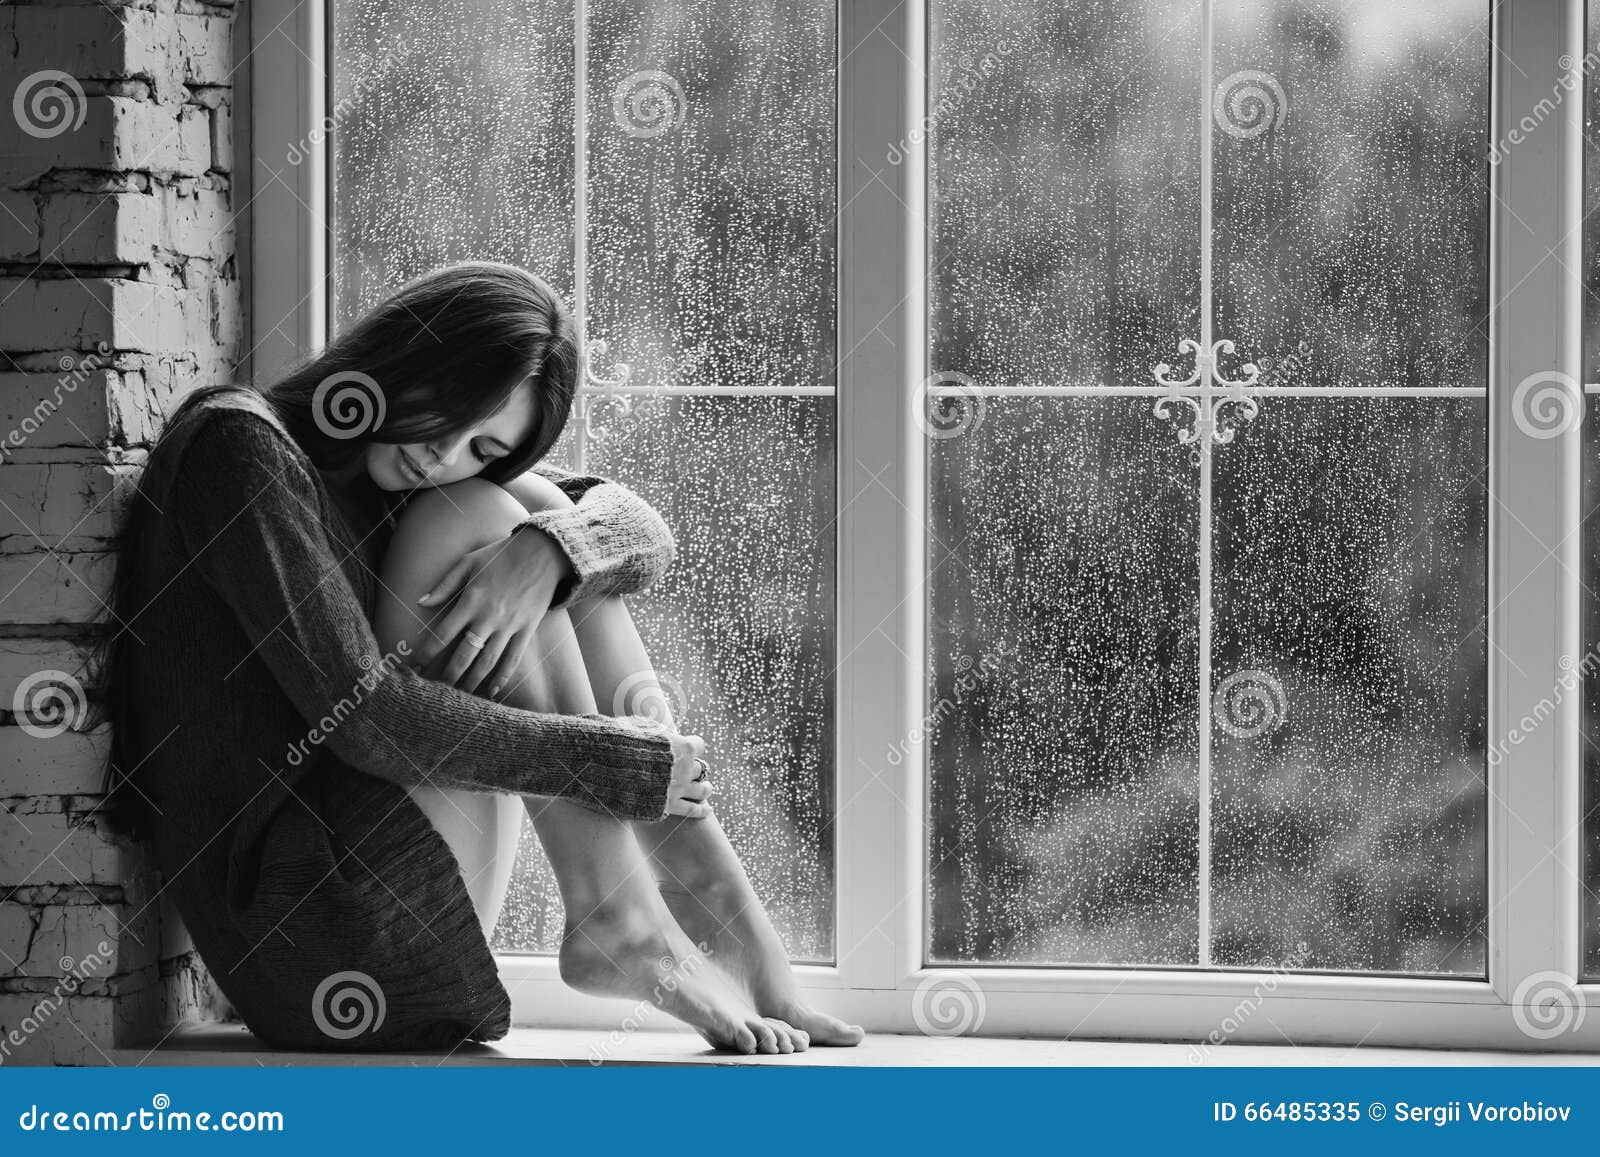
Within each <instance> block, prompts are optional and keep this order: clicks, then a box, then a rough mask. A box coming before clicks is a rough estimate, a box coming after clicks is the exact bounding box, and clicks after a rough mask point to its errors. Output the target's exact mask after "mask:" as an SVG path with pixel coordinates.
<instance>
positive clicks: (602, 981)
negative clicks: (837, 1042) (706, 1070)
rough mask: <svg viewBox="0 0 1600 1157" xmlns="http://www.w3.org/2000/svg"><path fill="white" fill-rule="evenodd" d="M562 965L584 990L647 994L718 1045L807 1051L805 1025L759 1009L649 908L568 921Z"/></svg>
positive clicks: (617, 909) (608, 910)
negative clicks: (771, 1015) (759, 1011)
mask: <svg viewBox="0 0 1600 1157" xmlns="http://www.w3.org/2000/svg"><path fill="white" fill-rule="evenodd" d="M662 916H663V917H665V913H663V914H662ZM665 923H667V924H671V920H670V918H666V919H665ZM560 965H561V979H562V980H564V981H565V982H566V983H567V984H569V985H571V986H572V987H573V988H575V989H577V990H578V991H579V992H587V993H589V994H591V995H593V996H613V997H615V996H621V997H632V998H634V999H636V1000H641V1001H647V1002H649V1003H650V1004H653V1005H655V1006H656V1007H657V1008H659V1009H661V1011H663V1012H665V1013H666V1014H667V1015H669V1016H672V1017H676V1018H677V1019H678V1020H681V1021H683V1022H684V1023H685V1024H687V1025H688V1026H689V1027H690V1028H692V1029H694V1030H695V1031H696V1032H698V1033H699V1034H700V1035H701V1036H702V1037H704V1038H705V1040H706V1042H707V1043H708V1044H710V1045H711V1047H713V1048H718V1049H728V1050H730V1051H732V1052H738V1053H745V1054H750V1053H767V1054H774V1055H775V1054H779V1053H795V1052H804V1051H805V1050H806V1048H807V1047H808V1046H809V1044H810V1037H809V1034H808V1033H807V1032H806V1031H802V1030H798V1029H796V1028H794V1027H793V1026H791V1025H790V1024H788V1023H786V1022H785V1021H784V1020H783V1019H782V1018H775V1017H764V1016H762V1015H760V1014H759V1013H758V1012H757V1011H756V1009H755V1008H754V1007H752V1006H751V1004H750V1002H749V1001H748V1000H746V999H745V998H744V997H743V996H741V995H740V994H739V993H738V992H737V991H736V990H735V989H734V988H733V987H732V986H731V985H730V984H728V982H727V981H726V980H725V979H724V978H723V976H722V975H721V974H720V973H719V972H718V971H717V970H716V969H715V968H712V967H709V966H708V961H707V960H706V958H705V956H704V955H703V954H702V953H701V952H700V951H699V950H698V949H696V948H695V946H694V945H693V944H691V943H690V942H689V939H688V937H686V936H685V935H684V934H683V932H682V930H681V929H679V928H677V927H676V926H675V925H674V926H672V927H670V928H668V927H664V926H663V920H661V919H657V918H656V917H655V916H654V915H652V914H651V913H649V912H648V911H643V910H633V909H630V908H628V907H626V906H607V907H602V908H600V909H597V910H596V911H594V912H592V913H590V915H589V916H588V917H587V918H585V919H584V920H583V921H582V922H581V923H580V924H577V925H569V926H568V928H567V931H566V935H565V936H564V937H563V938H562V941H561V955H560Z"/></svg>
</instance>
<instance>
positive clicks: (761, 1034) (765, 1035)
mask: <svg viewBox="0 0 1600 1157" xmlns="http://www.w3.org/2000/svg"><path fill="white" fill-rule="evenodd" d="M746 1027H747V1028H749V1030H750V1031H751V1032H752V1033H754V1034H755V1040H756V1051H757V1052H759V1053H776V1052H777V1051H778V1034H777V1033H775V1032H774V1031H773V1030H772V1026H771V1025H770V1024H768V1023H767V1022H766V1021H764V1020H752V1021H749V1022H748V1023H747V1025H746Z"/></svg>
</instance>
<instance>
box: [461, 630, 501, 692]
mask: <svg viewBox="0 0 1600 1157" xmlns="http://www.w3.org/2000/svg"><path fill="white" fill-rule="evenodd" d="M505 651H506V636H505V635H490V636H489V640H488V642H486V643H485V644H484V645H483V649H482V650H481V651H479V652H478V657H477V658H476V659H474V660H473V661H472V666H470V667H468V668H467V673H466V674H465V675H463V676H462V677H461V680H460V682H458V683H457V684H456V686H457V687H460V688H461V689H462V690H463V691H471V692H473V693H474V694H476V693H477V691H478V688H480V687H482V686H484V685H485V684H486V682H487V680H488V678H489V675H490V673H492V672H493V671H494V669H495V668H496V667H498V666H499V665H500V656H502V655H504V654H505Z"/></svg>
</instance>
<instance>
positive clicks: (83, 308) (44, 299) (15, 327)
mask: <svg viewBox="0 0 1600 1157" xmlns="http://www.w3.org/2000/svg"><path fill="white" fill-rule="evenodd" d="M7 294H10V299H9V301H8V302H7V308H6V309H5V310H3V311H0V348H3V349H6V350H10V351H12V352H22V351H27V350H54V349H78V350H90V349H97V348H99V347H100V345H101V344H102V343H104V345H105V346H107V347H108V348H110V349H114V350H118V351H129V352H143V353H152V354H162V353H169V354H170V353H172V352H175V351H180V350H184V349H186V348H187V347H188V346H189V344H190V340H189V339H188V338H187V336H186V335H187V334H189V333H192V332H200V333H204V332H205V330H206V328H207V326H205V325H201V326H199V327H198V330H187V329H186V328H185V314H184V311H185V308H188V309H189V310H190V311H192V312H193V314H194V315H195V316H196V317H199V316H200V315H201V304H200V303H195V302H192V301H190V300H189V299H191V298H192V297H193V294H189V293H185V292H184V291H183V290H181V289H179V288H177V287H174V286H167V285H154V284H152V283H150V282H146V281H128V280H125V279H122V278H98V277H97V278H88V277H68V278H59V279H52V280H49V281H40V280H26V281H21V280H18V279H12V278H6V279H0V297H4V296H5V295H7Z"/></svg>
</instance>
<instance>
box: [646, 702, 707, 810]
mask: <svg viewBox="0 0 1600 1157" xmlns="http://www.w3.org/2000/svg"><path fill="white" fill-rule="evenodd" d="M659 726H660V725H659V724H657V727H659ZM669 738H670V739H671V740H672V784H671V786H670V787H668V789H667V813H666V814H667V815H669V816H686V817H688V818H689V819H693V820H703V819H705V818H706V817H707V816H709V815H710V814H711V804H710V803H709V802H707V801H709V800H710V799H711V781H710V780H709V779H708V778H707V777H706V768H705V763H704V761H703V760H702V759H701V758H700V757H701V755H703V754H704V753H705V750H706V741H705V740H703V739H701V738H700V737H699V736H698V735H671V736H669Z"/></svg>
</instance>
